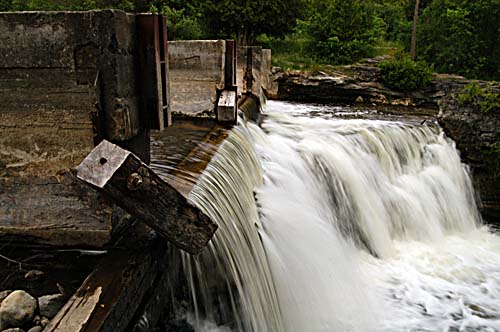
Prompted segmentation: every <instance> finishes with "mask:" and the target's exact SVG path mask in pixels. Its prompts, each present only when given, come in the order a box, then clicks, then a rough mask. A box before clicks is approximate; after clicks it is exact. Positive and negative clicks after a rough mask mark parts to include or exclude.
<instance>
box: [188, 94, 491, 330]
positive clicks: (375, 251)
mask: <svg viewBox="0 0 500 332" xmlns="http://www.w3.org/2000/svg"><path fill="white" fill-rule="evenodd" d="M298 109H300V112H298V111H297V110H298ZM290 110H292V111H290ZM317 111H318V107H313V106H297V105H293V104H292V105H290V104H285V103H280V102H269V104H268V106H267V109H266V113H267V114H266V118H265V120H264V121H263V123H262V128H259V127H257V126H256V125H254V124H251V123H248V124H246V125H241V126H239V127H238V128H236V129H235V130H233V132H232V133H231V135H230V137H229V138H228V140H227V141H226V142H225V143H224V144H223V145H222V147H221V148H220V150H219V152H218V153H217V154H216V156H215V157H214V159H213V160H212V162H211V164H210V165H209V167H208V168H207V169H206V171H205V173H204V174H203V175H202V177H201V178H200V179H199V181H198V183H197V184H196V186H195V188H194V189H193V191H192V193H191V194H190V198H191V200H192V202H193V203H195V204H197V205H198V206H199V207H200V208H201V209H203V210H204V211H205V212H206V213H207V214H209V215H210V216H211V217H212V218H214V220H216V221H217V222H218V223H219V225H220V230H219V231H218V233H217V235H216V237H215V238H214V240H213V241H212V243H211V245H210V247H209V250H207V251H206V252H205V253H204V254H203V255H201V256H199V257H196V258H188V257H185V260H184V266H185V271H186V275H187V276H188V280H189V282H190V285H191V287H190V288H191V292H192V296H193V302H194V308H195V309H194V310H193V318H192V321H193V322H194V323H195V326H196V330H197V331H208V330H210V331H228V330H230V331H245V332H266V331H269V332H281V331H286V332H305V331H307V332H329V331H332V332H339V331H355V332H357V331H415V332H416V331H500V301H498V298H500V238H499V237H498V236H497V235H495V234H494V233H492V232H491V231H490V230H489V229H488V228H487V227H486V226H483V225H481V220H480V217H479V214H478V212H477V207H476V203H475V197H474V192H473V189H472V185H471V180H470V176H469V172H468V169H467V167H466V166H465V165H463V164H461V162H460V157H459V154H458V152H457V151H456V149H455V146H454V143H453V142H452V141H450V140H449V139H447V138H446V137H445V135H444V134H443V133H442V131H441V130H440V128H439V127H438V126H437V125H433V124H430V125H420V124H418V123H416V124H412V123H407V122H395V121H380V120H361V119H353V120H345V119H339V118H336V119H331V116H318V112H317ZM291 113H294V114H293V115H292V114H291ZM297 113H298V114H297ZM325 118H329V119H325ZM256 202H257V203H256ZM216 307H217V308H216ZM206 320H209V321H212V322H219V323H220V325H221V326H219V327H213V326H212V328H207V324H206V323H204V322H206ZM222 322H225V323H224V324H225V325H226V326H222V325H223V323H222Z"/></svg>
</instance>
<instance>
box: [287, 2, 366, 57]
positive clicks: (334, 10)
mask: <svg viewBox="0 0 500 332" xmlns="http://www.w3.org/2000/svg"><path fill="white" fill-rule="evenodd" d="M312 2H313V6H312V7H311V8H312V10H311V12H310V13H309V17H308V19H307V20H303V21H300V22H299V25H298V27H297V29H298V32H299V33H302V34H304V35H306V36H308V38H309V40H310V43H309V48H308V51H309V53H310V54H311V55H312V56H314V57H317V58H320V59H322V60H324V61H328V62H330V63H332V64H344V63H350V62H353V61H356V60H359V59H361V58H363V57H366V56H370V55H371V54H372V53H373V44H374V40H375V36H374V33H373V32H374V16H373V11H372V10H371V8H370V7H369V6H367V5H365V2H363V1H360V0H313V1H312Z"/></svg>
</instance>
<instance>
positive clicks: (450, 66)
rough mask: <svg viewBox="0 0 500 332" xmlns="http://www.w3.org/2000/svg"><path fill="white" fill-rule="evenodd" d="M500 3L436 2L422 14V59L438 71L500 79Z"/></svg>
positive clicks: (490, 0)
mask: <svg viewBox="0 0 500 332" xmlns="http://www.w3.org/2000/svg"><path fill="white" fill-rule="evenodd" d="M499 17H500V0H478V1H466V0H434V1H432V3H431V4H430V5H429V7H427V8H426V9H425V10H424V12H423V14H422V23H421V31H420V34H419V36H420V37H419V45H420V50H421V51H420V53H419V55H420V56H421V57H422V58H423V59H425V60H426V61H428V62H429V63H432V64H433V65H434V67H435V68H436V70H437V71H440V72H452V73H457V74H461V75H465V76H467V77H471V78H483V79H484V78H486V79H495V78H496V79H500V72H499V71H500V20H498V18H499Z"/></svg>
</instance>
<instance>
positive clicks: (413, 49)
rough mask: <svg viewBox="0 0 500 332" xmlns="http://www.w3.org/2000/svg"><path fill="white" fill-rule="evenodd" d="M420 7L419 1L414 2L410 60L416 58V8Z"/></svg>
mask: <svg viewBox="0 0 500 332" xmlns="http://www.w3.org/2000/svg"><path fill="white" fill-rule="evenodd" d="M419 5H420V0H416V1H415V12H414V13H413V31H412V33H411V49H410V53H411V58H412V59H413V60H415V59H416V58H417V24H418V7H419Z"/></svg>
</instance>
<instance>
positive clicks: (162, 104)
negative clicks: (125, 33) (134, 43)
mask: <svg viewBox="0 0 500 332" xmlns="http://www.w3.org/2000/svg"><path fill="white" fill-rule="evenodd" d="M137 27H138V29H137V39H138V44H139V49H138V53H139V66H138V67H139V68H138V72H139V77H140V78H141V84H140V90H141V91H140V93H141V114H142V119H143V121H144V122H145V123H146V125H149V126H150V128H151V129H159V130H163V129H164V128H165V126H169V125H170V124H171V118H170V112H169V103H168V98H169V96H168V93H169V86H168V49H167V45H166V44H167V41H166V32H167V30H166V23H165V18H164V17H163V16H161V15H158V14H138V15H137Z"/></svg>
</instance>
